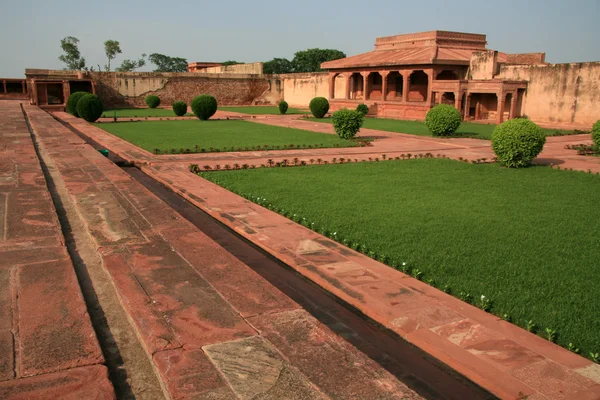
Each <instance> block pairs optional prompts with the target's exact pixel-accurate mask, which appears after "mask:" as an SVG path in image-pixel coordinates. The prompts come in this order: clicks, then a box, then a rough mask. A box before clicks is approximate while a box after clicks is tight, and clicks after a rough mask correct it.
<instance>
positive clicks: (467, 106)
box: [463, 93, 471, 121]
mask: <svg viewBox="0 0 600 400" xmlns="http://www.w3.org/2000/svg"><path fill="white" fill-rule="evenodd" d="M464 106H465V110H464V112H463V120H465V121H468V120H469V112H470V111H471V93H467V95H466V96H465V104H464Z"/></svg>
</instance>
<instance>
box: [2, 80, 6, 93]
mask: <svg viewBox="0 0 600 400" xmlns="http://www.w3.org/2000/svg"><path fill="white" fill-rule="evenodd" d="M2 87H3V88H4V93H6V81H5V80H3V81H2Z"/></svg>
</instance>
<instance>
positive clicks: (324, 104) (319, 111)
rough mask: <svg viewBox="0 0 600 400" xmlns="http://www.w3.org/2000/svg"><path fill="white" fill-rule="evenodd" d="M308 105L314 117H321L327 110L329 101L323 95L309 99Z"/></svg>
mask: <svg viewBox="0 0 600 400" xmlns="http://www.w3.org/2000/svg"><path fill="white" fill-rule="evenodd" d="M308 107H309V108H310V112H311V113H312V115H314V116H315V118H323V117H324V116H325V114H327V111H329V102H328V101H327V99H326V98H325V97H315V98H314V99H312V100H311V101H310V104H309V105H308Z"/></svg>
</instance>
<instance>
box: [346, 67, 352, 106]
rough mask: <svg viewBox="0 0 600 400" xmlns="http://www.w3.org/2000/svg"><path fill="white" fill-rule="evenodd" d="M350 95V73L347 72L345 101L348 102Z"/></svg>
mask: <svg viewBox="0 0 600 400" xmlns="http://www.w3.org/2000/svg"><path fill="white" fill-rule="evenodd" d="M350 93H352V73H351V72H348V75H347V76H346V100H350Z"/></svg>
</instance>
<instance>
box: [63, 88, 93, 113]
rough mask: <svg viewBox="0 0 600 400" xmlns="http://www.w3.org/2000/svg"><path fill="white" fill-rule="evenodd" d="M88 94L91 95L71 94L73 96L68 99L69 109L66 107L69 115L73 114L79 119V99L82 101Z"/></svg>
mask: <svg viewBox="0 0 600 400" xmlns="http://www.w3.org/2000/svg"><path fill="white" fill-rule="evenodd" d="M86 94H89V93H88V92H75V93H71V95H70V96H69V98H68V99H67V107H66V108H67V112H68V113H69V114H71V115H72V116H74V117H77V118H79V114H77V102H78V101H79V99H81V98H82V97H83V96H85V95H86Z"/></svg>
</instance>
